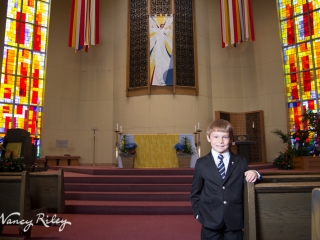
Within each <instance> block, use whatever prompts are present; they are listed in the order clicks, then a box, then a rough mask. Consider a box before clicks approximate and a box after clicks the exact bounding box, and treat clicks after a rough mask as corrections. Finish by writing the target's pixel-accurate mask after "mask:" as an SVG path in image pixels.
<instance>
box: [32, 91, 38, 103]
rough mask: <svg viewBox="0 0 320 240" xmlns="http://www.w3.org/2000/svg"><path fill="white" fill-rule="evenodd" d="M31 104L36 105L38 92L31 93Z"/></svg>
mask: <svg viewBox="0 0 320 240" xmlns="http://www.w3.org/2000/svg"><path fill="white" fill-rule="evenodd" d="M31 103H32V104H38V92H37V91H32V96H31Z"/></svg>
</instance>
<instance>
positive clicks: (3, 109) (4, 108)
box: [2, 106, 10, 113]
mask: <svg viewBox="0 0 320 240" xmlns="http://www.w3.org/2000/svg"><path fill="white" fill-rule="evenodd" d="M9 111H10V108H9V106H3V107H2V112H3V113H9Z"/></svg>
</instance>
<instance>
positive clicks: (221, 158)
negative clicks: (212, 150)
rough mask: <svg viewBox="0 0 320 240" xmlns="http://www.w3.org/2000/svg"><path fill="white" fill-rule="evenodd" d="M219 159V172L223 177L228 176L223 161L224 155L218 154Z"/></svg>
mask: <svg viewBox="0 0 320 240" xmlns="http://www.w3.org/2000/svg"><path fill="white" fill-rule="evenodd" d="M218 159H219V160H220V162H219V164H218V169H219V173H220V175H221V178H222V179H224V178H225V177H226V173H225V169H224V163H223V155H222V154H220V155H219V156H218Z"/></svg>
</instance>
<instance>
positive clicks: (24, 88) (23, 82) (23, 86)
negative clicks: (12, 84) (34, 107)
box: [19, 78, 27, 97]
mask: <svg viewBox="0 0 320 240" xmlns="http://www.w3.org/2000/svg"><path fill="white" fill-rule="evenodd" d="M19 96H20V97H26V96H27V79H26V78H20V86H19Z"/></svg>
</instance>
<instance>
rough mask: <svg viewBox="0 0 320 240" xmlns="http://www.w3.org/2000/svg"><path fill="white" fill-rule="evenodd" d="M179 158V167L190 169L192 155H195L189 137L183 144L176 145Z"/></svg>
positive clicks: (185, 138)
mask: <svg viewBox="0 0 320 240" xmlns="http://www.w3.org/2000/svg"><path fill="white" fill-rule="evenodd" d="M174 149H175V150H176V154H177V157H178V162H179V167H182V168H188V167H189V166H190V159H191V155H193V154H194V153H195V150H194V149H193V148H192V146H191V143H190V141H189V139H188V137H183V138H182V140H181V142H179V143H177V144H176V145H174Z"/></svg>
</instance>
